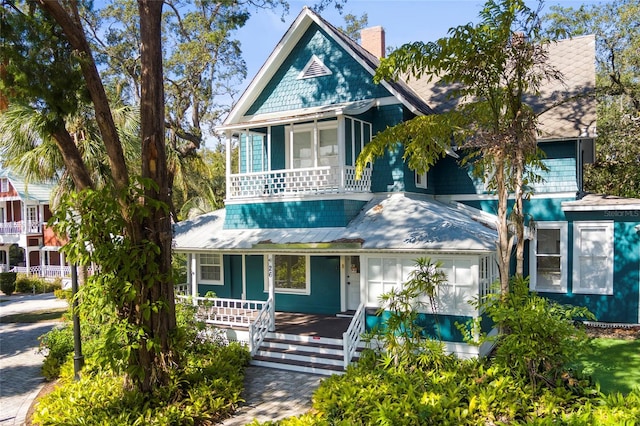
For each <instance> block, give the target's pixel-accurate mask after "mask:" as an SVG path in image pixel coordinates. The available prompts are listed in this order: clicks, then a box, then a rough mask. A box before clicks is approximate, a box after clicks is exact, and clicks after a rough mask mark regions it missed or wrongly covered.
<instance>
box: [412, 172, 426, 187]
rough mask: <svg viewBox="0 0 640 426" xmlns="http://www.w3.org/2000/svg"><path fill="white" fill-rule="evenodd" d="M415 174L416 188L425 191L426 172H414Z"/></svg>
mask: <svg viewBox="0 0 640 426" xmlns="http://www.w3.org/2000/svg"><path fill="white" fill-rule="evenodd" d="M415 174H416V188H423V189H426V188H427V172H424V173H418V172H415Z"/></svg>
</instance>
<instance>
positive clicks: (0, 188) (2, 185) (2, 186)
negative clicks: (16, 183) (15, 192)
mask: <svg viewBox="0 0 640 426" xmlns="http://www.w3.org/2000/svg"><path fill="white" fill-rule="evenodd" d="M0 192H9V179H7V178H1V179H0Z"/></svg>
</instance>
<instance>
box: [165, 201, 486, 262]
mask: <svg viewBox="0 0 640 426" xmlns="http://www.w3.org/2000/svg"><path fill="white" fill-rule="evenodd" d="M224 219H225V210H224V209H221V210H217V211H215V212H212V213H208V214H204V215H201V216H199V217H197V218H195V219H192V220H187V221H183V222H180V223H178V224H176V225H175V228H174V247H175V249H176V250H179V251H183V252H184V251H205V250H224V251H255V252H267V251H294V250H295V251H297V252H301V251H302V252H304V251H307V252H318V251H320V252H347V251H349V252H352V251H384V250H389V251H422V250H427V251H445V252H459V253H470V252H493V251H494V250H495V241H496V239H497V234H496V232H495V231H494V230H492V229H490V228H488V227H486V226H484V225H482V224H480V223H478V222H477V221H475V220H473V219H472V218H471V217H469V216H468V215H466V214H464V213H463V212H461V211H459V210H456V209H454V208H452V207H449V206H447V205H445V204H443V203H441V202H438V201H435V200H433V199H432V198H429V197H425V196H421V195H415V194H406V193H396V194H391V195H389V194H381V195H377V196H375V197H374V198H373V199H372V200H371V201H370V202H369V203H367V204H366V205H365V206H364V208H363V209H362V210H361V211H360V213H359V214H358V216H356V217H355V218H354V219H353V220H352V221H351V222H350V223H349V224H348V225H347V226H346V227H332V228H272V229H224V227H223V225H224Z"/></svg>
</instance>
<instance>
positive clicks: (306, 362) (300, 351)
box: [251, 333, 344, 376]
mask: <svg viewBox="0 0 640 426" xmlns="http://www.w3.org/2000/svg"><path fill="white" fill-rule="evenodd" d="M343 352H344V350H343V343H342V339H332V338H328V337H317V336H306V335H296V334H284V333H268V334H267V335H266V337H265V339H264V341H263V342H262V345H261V346H260V349H259V350H258V352H257V353H256V354H255V355H254V356H253V359H252V360H251V364H252V365H257V366H262V367H269V368H278V369H281V370H289V371H299V372H303V373H312V374H322V375H327V376H328V375H332V374H342V373H344V354H343Z"/></svg>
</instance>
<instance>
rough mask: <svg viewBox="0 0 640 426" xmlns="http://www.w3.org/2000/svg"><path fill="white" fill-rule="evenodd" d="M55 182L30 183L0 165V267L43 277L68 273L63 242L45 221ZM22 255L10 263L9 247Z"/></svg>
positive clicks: (48, 215)
mask: <svg viewBox="0 0 640 426" xmlns="http://www.w3.org/2000/svg"><path fill="white" fill-rule="evenodd" d="M52 190H53V185H47V184H35V183H27V182H25V180H24V179H22V178H19V177H17V176H15V175H14V174H12V173H9V172H8V171H6V170H3V169H0V268H2V270H4V271H9V270H13V271H17V272H22V273H27V274H35V275H40V276H44V277H64V276H66V275H68V273H67V272H68V267H66V266H65V262H64V255H63V254H61V253H60V251H59V250H60V247H61V246H62V242H61V241H60V240H59V239H58V238H57V237H56V236H55V235H54V233H53V231H52V229H51V228H49V227H48V226H47V225H46V223H47V220H49V218H50V217H51V211H50V209H49V197H50V196H51V191H52ZM12 247H17V248H19V251H20V252H21V254H22V256H18V258H17V259H13V260H14V263H13V264H12V263H11V260H12V259H11V256H10V250H11V248H12Z"/></svg>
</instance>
